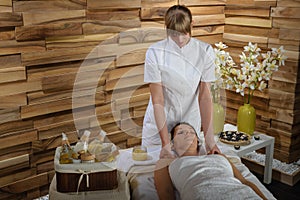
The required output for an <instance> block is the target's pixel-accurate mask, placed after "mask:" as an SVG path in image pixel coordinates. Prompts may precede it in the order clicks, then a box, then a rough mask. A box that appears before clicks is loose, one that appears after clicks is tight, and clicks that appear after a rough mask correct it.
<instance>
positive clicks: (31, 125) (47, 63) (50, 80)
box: [0, 0, 225, 199]
mask: <svg viewBox="0 0 300 200" xmlns="http://www.w3.org/2000/svg"><path fill="white" fill-rule="evenodd" d="M177 3H178V1H177V0H122V1H120V0H111V1H106V0H76V1H73V0H63V1H62V0H59V1H56V0H55V1H45V0H38V1H37V0H32V1H31V0H29V1H28V0H26V1H15V0H4V1H3V0H2V1H1V2H0V63H1V65H0V91H1V92H0V107H1V108H0V143H1V145H0V188H1V189H0V199H33V198H36V197H39V196H43V195H45V194H47V193H48V188H49V183H50V182H51V180H52V177H53V175H54V169H53V168H54V166H53V157H54V151H55V149H56V147H57V146H60V143H61V132H65V133H66V134H67V135H68V137H69V140H70V141H71V142H72V143H74V142H76V141H77V140H78V132H79V133H81V132H82V131H83V130H85V129H90V130H91V131H92V133H93V135H95V134H97V133H98V131H99V127H100V126H101V128H103V129H104V130H105V131H106V132H107V133H108V137H109V139H111V141H112V142H114V143H115V144H117V145H118V146H119V147H121V148H125V147H130V146H133V145H136V144H140V141H141V139H140V136H141V126H142V121H143V116H144V113H145V109H146V106H147V103H148V99H149V89H148V85H145V84H144V83H143V63H144V58H145V51H146V49H147V48H148V46H149V45H150V44H152V43H153V42H155V41H158V40H161V39H162V38H164V37H165V30H163V28H164V26H163V17H164V13H165V11H166V9H167V8H168V7H170V6H171V5H174V4H177ZM182 3H184V4H186V5H188V6H190V7H191V10H192V12H193V15H194V18H195V30H194V32H193V34H194V36H195V37H198V38H200V39H203V40H205V41H207V42H209V43H211V44H213V43H215V42H218V41H221V40H222V35H223V32H224V23H225V14H224V8H225V0H214V1H201V2H200V3H199V1H191V0H188V1H183V2H182ZM73 86H75V87H74V92H73Z"/></svg>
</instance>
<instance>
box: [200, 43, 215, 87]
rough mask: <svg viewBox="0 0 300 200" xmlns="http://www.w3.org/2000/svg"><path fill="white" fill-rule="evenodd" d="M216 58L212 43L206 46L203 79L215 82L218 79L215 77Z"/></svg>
mask: <svg viewBox="0 0 300 200" xmlns="http://www.w3.org/2000/svg"><path fill="white" fill-rule="evenodd" d="M215 59H216V55H215V52H214V50H213V48H212V46H211V45H208V46H207V48H206V56H205V58H204V66H203V72H202V77H201V81H203V82H213V81H215V80H216V77H215Z"/></svg>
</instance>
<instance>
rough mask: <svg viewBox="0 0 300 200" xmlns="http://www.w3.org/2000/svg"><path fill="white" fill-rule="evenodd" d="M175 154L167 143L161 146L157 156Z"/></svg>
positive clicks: (164, 156) (167, 156)
mask: <svg viewBox="0 0 300 200" xmlns="http://www.w3.org/2000/svg"><path fill="white" fill-rule="evenodd" d="M175 157H176V156H175V154H174V152H173V151H172V148H171V144H167V145H165V146H163V147H162V148H161V151H160V154H159V158H175Z"/></svg>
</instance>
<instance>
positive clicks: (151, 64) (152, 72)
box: [144, 47, 161, 83]
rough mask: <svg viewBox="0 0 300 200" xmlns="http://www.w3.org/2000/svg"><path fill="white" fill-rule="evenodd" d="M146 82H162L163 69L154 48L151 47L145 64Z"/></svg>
mask: <svg viewBox="0 0 300 200" xmlns="http://www.w3.org/2000/svg"><path fill="white" fill-rule="evenodd" d="M144 68H145V70H144V82H146V83H158V82H161V71H160V69H159V64H158V60H157V55H156V54H155V49H154V48H151V47H150V48H149V49H148V50H147V52H146V59H145V65H144Z"/></svg>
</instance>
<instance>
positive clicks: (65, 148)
mask: <svg viewBox="0 0 300 200" xmlns="http://www.w3.org/2000/svg"><path fill="white" fill-rule="evenodd" d="M61 143H62V147H61V152H60V158H59V163H60V164H69V163H73V159H72V152H73V150H72V148H71V146H70V143H69V140H68V137H67V135H66V134H65V133H62V141H61Z"/></svg>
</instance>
